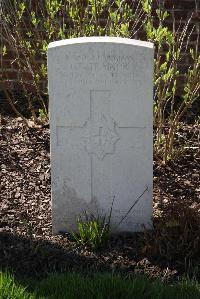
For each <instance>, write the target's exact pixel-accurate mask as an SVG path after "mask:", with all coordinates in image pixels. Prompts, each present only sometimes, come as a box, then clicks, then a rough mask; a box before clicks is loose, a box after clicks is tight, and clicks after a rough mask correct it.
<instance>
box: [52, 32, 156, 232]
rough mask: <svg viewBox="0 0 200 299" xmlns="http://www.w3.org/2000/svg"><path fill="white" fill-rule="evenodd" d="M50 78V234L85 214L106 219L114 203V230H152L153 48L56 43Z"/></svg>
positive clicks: (114, 42)
mask: <svg viewBox="0 0 200 299" xmlns="http://www.w3.org/2000/svg"><path fill="white" fill-rule="evenodd" d="M48 78H49V96H50V130H51V171H52V213H53V215H52V216H53V233H58V232H59V231H71V230H75V229H76V218H77V216H79V215H80V214H82V213H83V212H85V211H87V212H88V213H93V214H96V215H105V214H107V215H108V214H109V211H110V207H111V203H112V200H113V197H115V200H114V205H113V213H112V219H111V221H112V229H113V231H120V232H121V231H131V232H132V231H141V230H143V229H144V227H146V228H151V217H152V182H153V171H152V165H153V163H152V148H153V146H152V106H153V102H152V98H153V86H152V85H153V83H152V82H153V45H152V44H151V43H147V42H142V41H137V40H129V39H122V38H109V37H101V38H100V37H90V38H77V39H71V40H63V41H57V42H53V43H51V44H50V45H49V49H48ZM133 205H134V207H133V209H132V210H131V211H130V213H129V214H128V215H127V217H126V218H125V219H124V220H123V221H122V223H121V224H120V225H118V223H119V222H120V221H121V220H122V219H123V217H124V216H125V215H126V213H127V212H128V210H129V209H130V208H131V207H132V206H133Z"/></svg>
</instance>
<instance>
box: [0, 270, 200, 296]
mask: <svg viewBox="0 0 200 299" xmlns="http://www.w3.org/2000/svg"><path fill="white" fill-rule="evenodd" d="M0 298H1V299H8V298H9V299H36V298H51V299H52V298H56V299H65V298H66V299H78V298H80V299H81V298H84V299H104V298H105V299H108V298H110V299H115V298H116V299H118V298H119V299H120V298H123V299H129V298H130V299H137V298H139V299H144V298H146V299H147V298H148V299H178V298H180V299H186V298H188V299H196V298H200V284H198V283H197V282H194V281H188V280H185V281H183V282H180V283H176V284H173V285H166V284H164V283H162V282H161V281H158V280H154V281H150V280H148V279H147V278H144V277H137V278H125V277H121V276H119V275H111V274H100V273H99V274H98V273H97V274H93V275H92V274H90V275H81V274H77V273H66V274H53V275H50V276H49V277H48V278H46V279H43V280H41V281H34V282H32V283H30V282H29V285H28V286H27V287H26V288H25V287H24V284H23V283H20V282H17V280H15V279H14V278H13V276H11V275H10V274H8V273H0Z"/></svg>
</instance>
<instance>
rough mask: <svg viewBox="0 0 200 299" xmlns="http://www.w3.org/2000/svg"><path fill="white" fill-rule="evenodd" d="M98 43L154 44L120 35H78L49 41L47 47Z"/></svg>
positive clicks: (150, 45)
mask: <svg viewBox="0 0 200 299" xmlns="http://www.w3.org/2000/svg"><path fill="white" fill-rule="evenodd" d="M90 43H93V44H98V43H111V44H123V45H132V46H139V47H144V48H150V49H153V48H154V44H153V43H151V42H146V41H141V40H137V39H129V38H122V37H109V36H90V37H78V38H71V39H63V40H59V41H54V42H51V43H50V44H49V46H48V49H52V48H57V47H62V46H67V45H77V44H90Z"/></svg>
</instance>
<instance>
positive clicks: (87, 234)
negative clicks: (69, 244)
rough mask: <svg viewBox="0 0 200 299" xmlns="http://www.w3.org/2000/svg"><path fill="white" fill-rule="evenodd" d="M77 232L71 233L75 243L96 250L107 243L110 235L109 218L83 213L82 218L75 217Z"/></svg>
mask: <svg viewBox="0 0 200 299" xmlns="http://www.w3.org/2000/svg"><path fill="white" fill-rule="evenodd" d="M77 227H78V233H77V234H75V233H73V237H74V239H75V241H76V243H77V244H80V245H87V246H89V247H91V248H92V249H93V250H98V249H100V248H103V247H105V246H106V245H107V243H108V240H109V236H110V220H109V219H108V222H107V221H106V216H97V217H95V216H94V215H92V214H91V215H88V214H87V213H85V217H84V219H83V217H82V216H79V218H78V219H77Z"/></svg>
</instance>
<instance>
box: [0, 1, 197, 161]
mask: <svg viewBox="0 0 200 299" xmlns="http://www.w3.org/2000/svg"><path fill="white" fill-rule="evenodd" d="M152 7H153V0H138V1H137V2H134V3H132V4H131V5H129V4H128V3H126V1H120V0H113V1H105V0H102V1H96V0H86V1H83V0H73V1H71V0H61V1H60V0H45V1H43V0H40V1H25V0H2V1H1V4H0V20H1V26H2V30H1V33H0V34H1V43H2V49H1V56H4V57H6V55H9V51H10V50H11V51H12V53H13V55H14V58H13V62H12V63H13V64H15V65H16V67H17V68H18V69H19V77H18V82H17V84H18V89H19V88H21V90H22V92H23V94H24V95H25V98H26V103H24V105H26V106H27V111H28V112H29V114H31V116H32V118H33V120H34V122H36V123H37V122H41V121H42V119H46V118H47V115H48V104H47V99H48V92H47V65H46V55H47V47H48V44H49V42H51V41H53V40H58V39H68V38H74V37H80V36H93V35H97V36H105V35H108V36H120V37H128V38H136V37H137V34H138V32H139V31H140V30H141V29H142V28H143V29H144V32H145V34H146V40H148V41H151V42H153V43H154V45H155V50H156V51H155V53H156V54H155V63H154V128H155V145H154V153H155V157H156V158H157V159H158V160H160V161H162V162H164V163H166V162H167V161H168V160H169V159H172V158H174V157H175V156H176V155H177V154H178V153H179V152H180V148H176V146H175V140H176V133H177V130H178V127H179V123H180V121H181V119H182V118H183V116H184V115H185V114H186V112H187V110H188V109H189V108H190V107H191V105H192V104H193V103H194V101H196V100H198V99H199V97H198V94H199V90H200V71H199V70H200V68H199V65H200V56H199V52H198V46H199V41H198V40H197V41H196V45H195V46H194V47H193V48H192V47H189V39H190V36H191V34H192V32H193V30H194V29H195V28H194V27H195V25H194V27H193V28H192V29H191V30H189V25H191V24H190V21H191V18H192V16H191V18H190V19H189V20H188V22H187V23H186V24H185V25H183V26H182V25H181V24H180V26H179V27H178V29H176V26H175V25H176V20H175V19H174V26H173V30H170V29H169V28H168V27H167V26H166V25H165V22H166V19H167V18H168V17H169V13H168V12H167V11H166V10H165V9H163V8H161V7H159V8H158V9H157V10H156V15H155V16H153V8H152ZM163 49H166V51H165V52H164V51H163ZM163 53H165V54H163ZM186 53H188V55H190V58H191V61H192V62H193V63H191V67H190V68H188V70H187V71H186V72H185V74H184V78H185V81H184V91H183V94H182V97H181V98H180V99H179V100H178V101H177V99H176V92H177V83H178V80H179V78H180V70H179V65H180V63H181V62H182V59H183V58H184V55H186ZM1 61H2V60H1ZM2 72H3V75H2V78H4V77H5V76H6V72H5V70H3V68H2ZM43 82H44V86H43V85H42V83H43ZM5 83H6V84H5ZM12 88H13V85H12V82H10V80H9V78H7V79H6V80H4V85H3V89H4V91H5V93H6V96H7V98H8V101H9V103H10V105H11V107H12V109H13V110H14V112H15V113H16V114H17V115H18V116H21V117H22V118H23V120H24V121H25V122H26V123H27V120H26V118H25V117H24V114H23V113H22V112H21V111H20V109H18V108H17V105H16V101H17V98H16V95H15V94H13V92H12ZM36 102H38V104H36ZM41 111H42V115H43V117H42V118H41Z"/></svg>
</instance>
